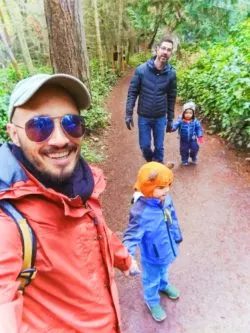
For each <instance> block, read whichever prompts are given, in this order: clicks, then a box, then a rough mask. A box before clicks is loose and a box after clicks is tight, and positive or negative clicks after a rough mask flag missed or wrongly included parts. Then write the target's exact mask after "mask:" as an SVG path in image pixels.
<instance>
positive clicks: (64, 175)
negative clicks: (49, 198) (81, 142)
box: [22, 144, 80, 184]
mask: <svg viewBox="0 0 250 333" xmlns="http://www.w3.org/2000/svg"><path fill="white" fill-rule="evenodd" d="M68 146H69V147H67V148H68V149H71V150H76V149H77V147H76V146H75V145H73V144H69V145H68ZM52 150H53V152H56V151H57V150H56V149H50V150H49V151H48V150H47V151H44V153H45V152H46V153H49V152H50V153H52ZM22 151H23V154H24V157H25V159H26V160H27V161H28V169H30V171H31V173H32V174H34V176H36V177H38V178H39V179H40V178H42V179H44V180H45V181H46V182H53V183H57V184H60V183H64V182H67V181H68V180H69V179H70V177H71V176H72V174H73V173H74V171H75V168H76V166H77V164H78V161H79V159H80V153H79V154H78V156H77V158H76V163H75V165H74V167H73V168H72V169H71V170H69V171H67V172H65V170H64V169H62V170H61V173H59V174H58V173H57V174H54V173H53V172H51V171H50V170H49V169H47V168H46V167H44V165H43V164H42V163H41V161H40V160H39V159H37V158H35V157H34V156H30V155H29V154H28V153H27V152H26V150H25V149H22Z"/></svg>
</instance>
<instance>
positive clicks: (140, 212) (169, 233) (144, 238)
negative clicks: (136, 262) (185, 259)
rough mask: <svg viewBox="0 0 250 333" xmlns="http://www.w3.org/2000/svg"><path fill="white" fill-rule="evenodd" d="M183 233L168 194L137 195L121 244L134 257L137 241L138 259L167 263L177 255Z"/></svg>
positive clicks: (153, 262)
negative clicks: (139, 254)
mask: <svg viewBox="0 0 250 333" xmlns="http://www.w3.org/2000/svg"><path fill="white" fill-rule="evenodd" d="M181 241H182V234H181V230H180V227H179V223H178V219H177V216H176V213H175V209H174V206H173V202H172V200H171V198H170V195H169V194H168V195H167V196H166V199H165V202H164V204H162V202H161V200H160V199H156V198H145V197H144V196H140V197H139V199H138V200H136V201H135V203H134V204H133V206H132V208H131V211H130V217H129V224H128V227H127V229H126V230H125V233H124V237H123V244H124V245H125V246H126V247H127V248H128V251H129V253H130V254H131V255H132V256H133V257H134V256H135V253H136V247H137V245H138V246H139V248H140V253H141V260H142V261H147V262H150V263H152V264H170V263H171V262H173V261H174V259H175V257H176V256H177V255H178V245H177V244H178V243H180V242H181Z"/></svg>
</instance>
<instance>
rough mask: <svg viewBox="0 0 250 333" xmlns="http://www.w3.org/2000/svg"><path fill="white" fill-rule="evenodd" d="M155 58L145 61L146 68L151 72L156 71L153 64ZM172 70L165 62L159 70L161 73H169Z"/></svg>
mask: <svg viewBox="0 0 250 333" xmlns="http://www.w3.org/2000/svg"><path fill="white" fill-rule="evenodd" d="M155 58H156V57H153V58H151V59H149V60H148V61H147V66H148V68H149V69H150V70H151V71H157V68H156V67H155V63H154V61H155ZM172 69H173V67H172V66H171V65H170V64H169V63H168V62H167V63H166V64H165V66H164V67H163V69H162V70H161V73H167V72H170V71H171V70H172Z"/></svg>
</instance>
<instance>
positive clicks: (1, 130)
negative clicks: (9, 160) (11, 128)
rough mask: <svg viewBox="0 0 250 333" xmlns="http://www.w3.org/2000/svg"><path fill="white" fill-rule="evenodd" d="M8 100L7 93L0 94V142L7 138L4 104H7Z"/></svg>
mask: <svg viewBox="0 0 250 333" xmlns="http://www.w3.org/2000/svg"><path fill="white" fill-rule="evenodd" d="M0 94H1V92H0ZM8 100H9V96H8V95H7V94H3V95H0V142H2V141H7V139H8V136H7V133H6V123H7V113H6V105H7V104H8Z"/></svg>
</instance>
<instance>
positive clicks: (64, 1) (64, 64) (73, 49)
mask: <svg viewBox="0 0 250 333" xmlns="http://www.w3.org/2000/svg"><path fill="white" fill-rule="evenodd" d="M80 2H81V1H80V0H44V8H45V16H46V21H47V27H48V35H49V48H50V58H51V64H52V67H53V71H54V72H55V73H67V74H71V75H74V76H76V77H78V78H79V79H80V80H81V81H83V82H84V83H85V84H86V85H87V86H88V87H89V88H90V75H89V61H88V54H87V46H86V39H85V30H84V24H83V19H82V17H83V12H82V8H81V3H80Z"/></svg>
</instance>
